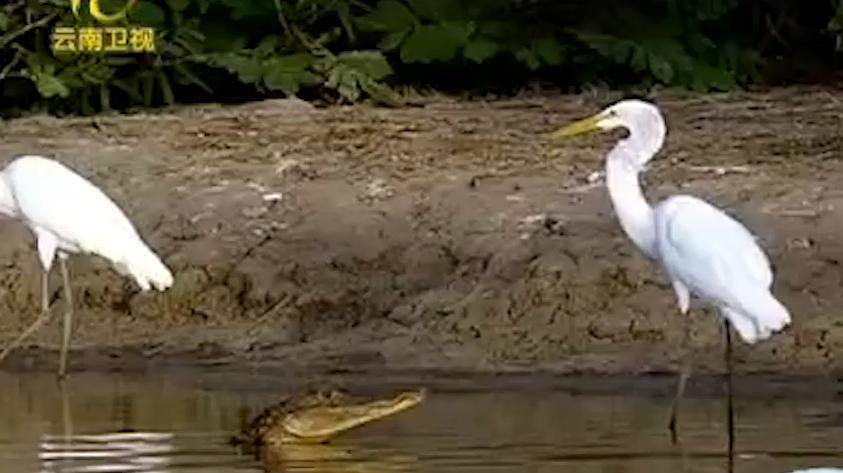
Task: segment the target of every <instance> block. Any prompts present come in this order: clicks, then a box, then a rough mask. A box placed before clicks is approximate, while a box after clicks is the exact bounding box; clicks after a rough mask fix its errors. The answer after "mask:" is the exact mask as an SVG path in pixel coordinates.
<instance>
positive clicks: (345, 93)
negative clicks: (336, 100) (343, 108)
mask: <svg viewBox="0 0 843 473" xmlns="http://www.w3.org/2000/svg"><path fill="white" fill-rule="evenodd" d="M337 93H338V94H340V96H342V98H344V99H346V100H348V101H349V102H355V101H357V99H359V98H360V88H359V87H358V86H357V78H356V77H355V75H354V74H353V71H348V72H347V73H346V74H343V75H342V78H341V79H340V83H339V85H338V86H337Z"/></svg>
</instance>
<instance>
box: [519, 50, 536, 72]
mask: <svg viewBox="0 0 843 473" xmlns="http://www.w3.org/2000/svg"><path fill="white" fill-rule="evenodd" d="M515 57H516V58H517V59H518V60H519V61H521V62H523V63H524V64H525V65H526V66H527V67H529V68H530V69H531V70H536V69H538V68H539V67H541V62H540V61H539V58H537V57H536V55H535V54H534V53H533V51H532V50H531V49H529V48H521V49H519V50H518V51H516V52H515Z"/></svg>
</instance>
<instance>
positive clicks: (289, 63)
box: [263, 53, 315, 94]
mask: <svg viewBox="0 0 843 473" xmlns="http://www.w3.org/2000/svg"><path fill="white" fill-rule="evenodd" d="M314 60H315V57H314V56H313V55H312V54H308V53H297V54H290V55H287V56H275V57H271V58H269V59H267V60H266V61H264V67H265V70H266V74H265V76H264V78H263V83H264V85H266V86H267V87H268V88H270V89H273V90H283V91H284V92H286V93H288V94H295V93H296V92H298V91H299V88H300V87H301V85H302V84H303V83H304V82H312V81H313V77H314V76H313V73H311V72H310V71H307V69H308V68H309V67H310V66H311V65H313V62H314Z"/></svg>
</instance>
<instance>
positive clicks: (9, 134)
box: [0, 88, 843, 375]
mask: <svg viewBox="0 0 843 473" xmlns="http://www.w3.org/2000/svg"><path fill="white" fill-rule="evenodd" d="M617 98H618V97H609V96H605V97H588V96H553V97H525V98H518V99H508V100H500V101H479V100H478V101H457V100H448V99H444V98H443V99H436V100H432V101H430V102H429V103H427V104H425V105H424V106H423V107H414V108H406V109H383V108H375V107H369V106H362V105H361V106H348V107H335V108H325V109H317V108H314V107H312V106H311V105H309V104H307V103H304V102H301V101H297V100H270V101H265V102H260V103H252V104H246V105H238V106H210V105H209V106H199V107H197V106H192V107H186V108H179V109H172V110H168V111H165V112H162V113H158V114H143V115H129V116H113V117H108V116H106V117H97V118H65V119H55V118H50V117H44V116H36V117H27V118H21V119H16V120H13V121H7V122H5V123H3V124H2V127H0V154H2V156H4V157H5V158H4V159H9V158H11V157H12V156H13V155H16V154H23V153H40V154H46V155H50V156H54V157H56V158H58V159H61V160H62V161H64V162H66V163H68V164H69V165H71V166H73V167H74V168H75V169H77V170H78V171H79V172H81V173H83V174H85V175H86V176H89V177H90V178H91V179H92V180H93V181H94V182H95V183H97V184H98V185H100V186H101V187H102V188H103V189H104V190H105V191H106V192H107V193H108V194H109V195H110V196H112V198H113V199H114V200H115V201H117V202H118V203H119V204H120V205H121V206H122V207H123V208H124V209H125V211H126V212H127V214H128V215H129V216H130V218H132V219H133V221H135V222H136V225H137V227H138V229H139V231H140V232H141V234H142V235H143V236H144V238H145V239H146V240H147V241H148V242H149V243H150V244H151V246H152V247H153V248H155V249H156V250H157V251H158V252H159V254H161V255H162V256H163V258H164V259H165V261H166V262H167V264H168V265H169V266H170V267H171V268H172V269H173V270H174V272H175V273H176V283H175V285H174V287H173V288H172V289H171V290H170V291H168V292H166V293H163V294H156V293H139V292H138V290H137V288H136V287H134V286H133V285H132V283H131V282H129V281H127V280H124V279H122V278H121V277H119V276H118V275H117V274H116V273H114V272H113V271H112V270H111V269H110V268H109V267H108V265H107V264H106V263H105V262H104V261H102V260H97V259H94V258H88V257H74V258H73V259H71V263H70V269H71V274H72V277H73V294H74V296H75V298H76V301H77V310H78V312H77V313H78V317H77V318H76V326H75V329H74V330H75V332H74V338H73V350H74V351H73V354H72V356H71V360H70V362H71V369H76V370H79V369H85V368H86V367H87V368H93V367H106V368H109V369H130V368H131V367H139V366H147V365H150V364H155V363H175V364H186V365H195V366H250V367H252V368H255V369H258V368H259V369H278V370H283V371H288V372H307V373H316V372H336V371H343V370H352V371H353V370H386V371H389V370H454V371H455V372H457V371H459V372H477V371H524V370H527V371H541V372H544V373H577V372H597V373H606V374H640V373H654V372H670V371H673V370H675V369H677V367H678V363H679V360H680V355H681V341H682V323H683V320H682V319H681V318H680V316H679V315H678V313H677V310H676V303H675V299H674V295H673V292H672V290H671V288H670V286H669V284H668V281H667V279H666V277H665V276H664V275H663V274H662V273H661V272H660V271H659V270H658V268H656V267H655V266H654V265H653V264H652V263H650V262H648V261H647V260H645V259H644V257H643V256H642V255H641V254H639V253H638V252H637V250H636V249H635V248H634V247H633V246H632V244H631V243H630V242H629V241H627V239H626V238H625V236H624V235H623V233H622V231H621V229H620V227H619V226H618V224H617V223H616V221H615V219H614V216H613V213H612V210H611V206H610V203H609V201H608V196H607V195H606V192H605V188H604V187H603V183H602V181H601V180H600V178H599V176H596V175H594V174H593V173H594V172H595V171H600V170H601V169H602V161H603V156H604V154H605V152H606V151H607V150H608V148H609V147H610V146H611V143H612V142H613V140H614V139H616V138H617V135H616V134H610V135H604V136H597V135H595V136H587V137H581V138H577V139H572V140H570V141H569V142H567V143H564V144H562V145H560V146H550V145H549V144H548V143H547V142H546V141H545V140H544V139H543V136H542V134H543V133H545V132H547V131H549V130H551V129H552V128H553V127H555V126H558V125H560V124H562V123H564V122H566V121H568V120H571V119H574V118H580V117H583V116H586V115H588V114H591V113H594V112H596V111H597V110H599V109H600V108H601V107H602V106H604V105H606V104H608V103H610V102H611V101H613V100H615V99H617ZM655 100H656V102H657V103H658V104H659V105H660V106H661V107H662V108H663V110H664V111H665V114H666V118H667V120H668V126H669V132H668V138H667V145H666V148H665V149H664V150H663V151H662V153H661V154H660V157H659V158H658V159H656V160H654V162H653V164H652V166H651V169H650V171H649V172H648V174H647V175H646V177H645V179H644V180H645V185H646V187H647V189H646V192H647V194H648V196H649V198H650V199H651V200H655V199H659V198H662V197H664V196H666V195H668V194H671V193H676V192H685V193H691V194H694V195H698V196H701V197H704V198H707V199H709V200H710V201H712V202H714V203H716V204H717V205H719V206H720V207H722V208H725V209H727V210H728V211H730V212H731V213H733V214H734V215H736V216H737V217H739V218H740V219H741V220H742V221H744V222H745V223H746V224H747V225H748V226H749V227H750V228H751V229H752V230H753V231H754V232H755V233H756V234H757V235H758V236H759V238H760V239H761V240H762V241H763V245H764V247H765V248H766V249H767V252H768V254H769V255H770V258H771V260H772V262H773V265H774V268H775V273H776V283H775V292H776V294H777V295H779V296H780V298H781V300H782V301H783V302H784V303H785V304H786V305H787V306H788V307H789V308H790V310H791V311H792V314H793V317H794V323H793V325H792V326H791V327H790V328H789V329H788V330H787V331H786V332H785V333H783V334H780V335H778V336H776V337H774V338H773V339H771V340H769V341H766V342H764V343H761V344H758V345H756V346H747V345H745V344H742V343H739V344H737V345H736V347H735V355H736V361H735V370H736V371H738V372H743V373H750V372H753V373H774V374H782V375H784V374H789V373H820V374H822V373H832V372H839V371H841V368H843V350H841V348H843V313H841V312H843V309H841V307H843V291H841V287H843V272H841V261H843V238H841V236H840V235H841V230H843V208H842V207H841V204H843V191H841V190H840V189H841V187H840V183H841V182H843V162H841V158H843V137H842V136H843V135H841V133H840V130H841V129H843V128H841V116H843V115H841V113H840V112H841V110H842V109H843V93H840V92H838V91H834V90H827V89H817V88H791V89H776V90H772V91H768V92H758V93H741V94H728V95H726V94H724V95H705V96H702V95H687V94H681V95H680V94H667V93H665V94H661V95H657V96H656V97H655ZM595 176H596V177H595ZM0 239H2V241H3V245H2V246H0V312H2V314H3V315H2V317H0V342H3V343H5V342H7V341H9V340H11V339H12V338H13V337H14V336H15V334H17V333H19V332H20V331H21V330H22V329H24V328H25V327H26V326H27V324H28V323H30V322H31V321H32V320H34V318H35V317H36V315H37V308H38V302H39V298H38V297H39V296H38V294H39V274H40V273H39V271H40V268H39V266H38V262H37V257H36V254H35V252H34V251H33V240H32V237H31V236H30V235H29V233H28V231H27V230H26V229H25V228H24V227H22V226H21V225H19V224H17V223H15V222H12V221H8V220H3V221H0ZM52 277H53V279H52V284H53V291H54V293H55V296H54V297H55V299H56V309H55V310H56V311H57V312H59V311H60V310H61V304H62V301H61V296H60V287H59V283H60V277H59V274H58V271H55V272H54V274H53V275H52ZM693 307H694V309H695V310H693V311H692V314H691V316H690V317H691V319H692V324H693V337H692V339H693V344H694V350H695V354H694V362H695V367H696V369H697V370H698V372H707V373H718V372H720V371H722V369H723V366H724V365H723V361H722V356H723V355H722V353H723V333H722V328H721V326H720V324H719V322H718V321H717V319H716V318H715V317H714V313H713V312H712V311H702V310H698V309H699V304H696V305H694V306H693ZM59 325H60V324H59V323H56V322H54V323H52V324H50V325H49V326H48V327H46V328H44V329H43V330H41V332H40V333H38V334H37V335H36V336H34V337H33V338H32V339H31V340H30V341H29V342H28V344H27V345H26V346H25V347H24V348H23V349H21V350H19V351H18V352H16V353H15V354H14V355H13V356H12V357H10V358H9V360H8V364H9V365H8V366H10V367H14V368H18V369H22V368H27V369H28V368H38V369H53V368H54V367H55V365H56V362H57V349H58V346H59V342H60V333H59V328H60V327H59Z"/></svg>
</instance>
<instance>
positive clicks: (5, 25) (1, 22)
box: [0, 11, 11, 31]
mask: <svg viewBox="0 0 843 473" xmlns="http://www.w3.org/2000/svg"><path fill="white" fill-rule="evenodd" d="M10 23H11V22H10V20H9V15H7V14H6V13H4V12H2V11H0V31H8V30H9V24H10Z"/></svg>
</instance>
